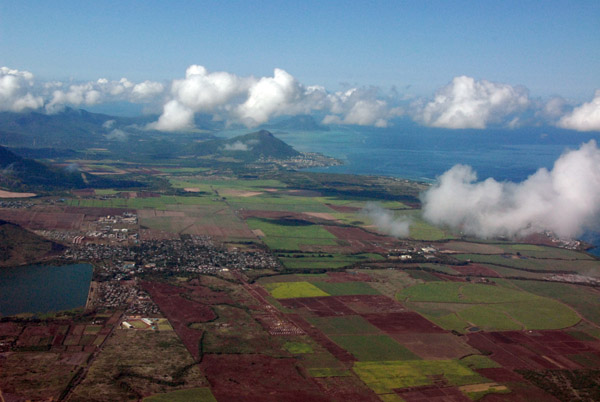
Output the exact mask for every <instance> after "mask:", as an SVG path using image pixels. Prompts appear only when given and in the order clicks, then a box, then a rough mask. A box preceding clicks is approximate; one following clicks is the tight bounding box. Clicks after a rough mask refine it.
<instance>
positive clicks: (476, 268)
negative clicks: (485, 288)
mask: <svg viewBox="0 0 600 402" xmlns="http://www.w3.org/2000/svg"><path fill="white" fill-rule="evenodd" d="M452 269H453V270H455V271H458V272H460V273H461V274H463V275H473V276H488V277H491V278H499V277H500V275H498V273H497V272H496V271H494V270H492V269H490V268H488V267H484V266H483V265H479V264H469V265H455V266H452Z"/></svg>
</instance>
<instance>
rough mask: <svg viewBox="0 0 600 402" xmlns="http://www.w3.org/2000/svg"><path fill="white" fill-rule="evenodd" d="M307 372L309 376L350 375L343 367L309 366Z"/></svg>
mask: <svg viewBox="0 0 600 402" xmlns="http://www.w3.org/2000/svg"><path fill="white" fill-rule="evenodd" d="M308 374H310V376H311V377H317V378H318V377H347V376H349V375H350V371H348V370H347V369H345V368H328V367H324V368H318V367H316V368H309V369H308Z"/></svg>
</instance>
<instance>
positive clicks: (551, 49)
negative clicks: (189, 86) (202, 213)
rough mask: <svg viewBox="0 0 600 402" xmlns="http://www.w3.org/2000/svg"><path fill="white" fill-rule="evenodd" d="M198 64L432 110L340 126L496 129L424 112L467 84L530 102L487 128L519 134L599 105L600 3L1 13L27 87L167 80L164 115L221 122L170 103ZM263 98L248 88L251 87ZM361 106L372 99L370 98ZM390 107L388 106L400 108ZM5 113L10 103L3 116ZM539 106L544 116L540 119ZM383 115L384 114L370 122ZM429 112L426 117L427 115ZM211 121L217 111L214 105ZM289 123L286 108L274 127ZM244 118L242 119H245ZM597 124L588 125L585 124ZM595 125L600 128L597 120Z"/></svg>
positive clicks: (13, 65) (13, 7) (170, 6)
mask: <svg viewBox="0 0 600 402" xmlns="http://www.w3.org/2000/svg"><path fill="white" fill-rule="evenodd" d="M192 65H201V66H204V67H205V68H206V69H207V71H209V72H215V71H224V72H227V73H229V74H232V75H234V76H235V77H256V78H257V79H258V78H260V77H271V76H273V75H274V72H273V71H274V69H275V68H280V69H283V70H284V71H285V72H286V73H288V74H290V75H291V76H292V77H293V79H294V80H295V81H297V82H298V83H300V84H301V85H302V86H303V87H302V88H301V89H300V91H305V89H306V87H309V86H313V85H319V86H322V87H324V88H325V89H326V90H327V91H330V92H335V91H342V90H344V91H345V90H348V89H351V88H359V89H361V91H363V92H362V94H363V95H364V94H366V93H368V92H369V91H368V90H367V89H368V88H371V87H376V88H378V89H379V92H385V93H386V96H389V94H390V93H391V92H390V90H391V89H394V90H395V91H396V92H395V93H394V94H395V95H397V96H398V97H399V98H400V99H423V101H422V102H421V105H420V106H419V105H418V104H417V103H415V102H413V104H412V105H411V106H410V108H412V109H413V110H412V111H410V110H408V108H407V107H406V105H405V106H404V110H403V111H398V110H396V111H393V112H390V113H391V114H388V115H386V116H383V117H381V113H379V114H380V116H379V118H377V117H375V118H371V119H369V118H366V119H365V118H363V116H364V114H365V113H366V112H365V109H364V108H363V110H362V111H360V113H358V112H357V113H354V116H350V117H348V113H350V110H351V109H352V106H346V109H347V110H346V114H345V115H339V114H338V116H337V117H335V116H334V117H332V118H331V119H329V121H330V122H338V123H339V122H345V123H352V122H357V121H361V122H363V123H365V122H366V123H365V124H375V123H376V122H379V124H380V125H383V124H387V123H386V122H387V121H388V120H389V117H390V116H396V115H400V114H403V113H404V114H406V113H408V114H411V113H412V115H414V116H416V117H414V119H415V120H418V121H421V122H423V124H427V125H433V126H436V125H437V126H440V127H444V126H447V127H449V128H460V127H462V128H465V127H466V128H468V127H482V124H481V122H475V123H474V124H472V123H471V122H468V124H465V123H464V121H462V120H461V118H460V116H459V117H456V113H454V115H452V114H451V115H446V116H444V115H443V112H445V111H446V112H449V113H453V112H452V111H451V108H450V106H455V105H454V104H452V105H450V104H445V106H444V108H442V109H440V107H435V105H433V106H432V107H431V108H429V112H430V114H429V115H428V114H427V111H426V110H424V105H425V104H426V102H427V100H429V101H431V100H432V99H433V98H434V97H435V96H436V94H439V93H440V91H441V92H444V91H446V94H447V95H448V94H450V95H448V96H453V97H454V98H453V99H455V100H456V98H457V97H461V96H463V95H462V94H464V91H463V89H464V88H465V85H466V86H467V87H469V86H470V87H471V89H470V91H471V92H470V95H468V96H471V98H473V99H475V98H477V99H480V98H481V97H482V96H484V97H485V96H487V97H489V98H491V97H492V95H493V94H497V93H498V91H504V92H506V91H507V90H508V91H510V90H515V91H516V92H515V93H511V94H509V95H507V99H508V100H507V102H508V103H510V105H508V103H507V102H505V104H504V106H506V107H503V108H501V109H502V113H500V115H502V116H501V117H502V119H497V118H496V116H497V115H498V113H497V111H494V110H492V111H490V110H486V111H485V112H486V113H487V112H490V113H492V114H490V115H489V116H488V117H485V119H484V120H485V121H484V122H483V126H487V125H488V123H490V122H492V123H494V122H496V123H497V122H498V121H500V120H502V121H504V120H506V119H507V118H509V117H510V118H511V119H512V120H510V121H508V120H507V121H505V123H506V124H508V123H510V124H517V123H519V122H520V121H523V119H522V118H520V120H519V121H517V120H514V116H513V115H514V114H515V112H516V111H521V112H523V111H524V110H525V109H527V110H528V112H529V114H530V115H531V114H536V115H540V113H541V112H540V110H541V108H544V107H545V106H540V105H533V104H534V103H535V102H538V100H539V99H543V101H544V102H547V101H548V100H549V99H551V98H552V97H553V96H560V97H561V99H562V100H561V101H560V102H558V101H556V102H555V104H552V105H550V106H551V108H552V111H548V110H547V111H544V112H543V113H550V114H553V115H554V119H555V122H556V121H558V119H559V118H561V116H562V115H560V114H561V113H562V114H563V115H564V114H565V113H568V112H569V111H570V110H569V108H570V109H571V110H572V109H573V108H575V107H578V106H582V105H583V104H585V103H586V102H588V103H589V102H590V100H592V99H595V91H596V90H598V89H600V73H599V72H600V2H598V1H597V0H595V1H544V2H537V1H416V0H415V1H362V2H350V1H302V2H296V1H261V2H251V1H210V2H209V1H168V2H165V1H148V0H146V1H81V0H78V1H60V0H57V1H51V2H49V1H27V0H21V1H3V2H0V66H5V67H7V68H9V69H12V70H11V71H13V73H10V74H13V75H14V74H17V75H18V74H20V72H22V71H28V72H31V73H32V74H33V75H34V78H35V85H39V84H40V82H48V81H62V82H64V83H66V84H72V83H74V82H85V81H95V80H97V79H99V78H106V79H108V80H109V81H114V80H119V79H120V78H122V77H126V78H127V79H128V80H130V81H131V82H133V83H140V82H142V81H145V80H150V81H155V82H162V83H163V84H164V88H163V91H162V92H159V91H158V90H157V91H155V92H154V93H155V94H159V93H160V96H163V98H162V99H161V101H160V102H158V101H157V106H156V108H157V110H158V109H160V108H161V107H163V108H164V107H165V106H166V105H167V103H168V102H169V101H170V100H178V102H179V105H174V106H173V105H172V106H173V107H172V108H171V111H172V112H173V113H177V116H180V117H181V116H184V117H185V119H187V120H189V114H190V113H197V112H201V111H202V112H205V111H207V108H206V107H205V105H204V106H201V107H200V106H198V105H197V104H194V105H190V102H189V100H188V101H187V104H186V102H183V101H182V100H181V99H176V98H177V96H176V95H172V96H171V98H172V99H171V98H169V99H167V98H168V97H166V95H165V94H168V93H169V92H171V93H173V91H172V90H171V89H170V88H171V84H170V83H172V82H173V80H177V79H183V78H184V77H185V72H186V69H187V68H188V67H190V66H192ZM6 74H9V73H6ZM461 76H465V77H469V78H472V79H473V80H474V81H473V82H474V85H475V87H473V85H471V84H472V83H469V82H468V81H465V80H462V81H460V80H459V81H456V77H461ZM19 79H21V80H23V77H22V76H20V78H19ZM286 79H287V78H286ZM27 80H29V78H27ZM27 80H25V81H27ZM284 81H285V79H284ZM32 82H33V81H31V80H29V81H27V85H33V83H32ZM490 82H491V83H501V84H503V85H508V86H510V88H507V87H501V86H496V87H489V85H487V84H486V83H490ZM66 84H65V85H66ZM94 85H95V84H94ZM244 85H246V84H244ZM294 85H295V84H294ZM461 85H462V86H461ZM486 85H487V86H486ZM291 86H293V85H291ZM291 86H290V88H291ZM25 87H26V84H25V83H23V84H22V85H21V86H20V87H19V88H20V89H19V90H20V91H21V100H22V102H21V103H20V105H23V104H26V105H29V106H28V107H32V108H33V107H34V106H39V105H45V106H46V108H47V106H48V104H50V103H51V104H52V105H55V104H59V103H60V104H62V103H66V104H74V105H78V104H85V105H91V104H94V103H96V102H99V101H100V100H102V101H104V100H105V99H104V98H102V99H100V97H99V96H96V95H97V94H92V96H90V97H87V98H85V97H84V98H81V99H80V100H77V99H76V96H74V95H73V96H66V95H67V92H68V91H66V90H65V91H63V92H65V94H64V95H65V96H62V97H61V96H59V97H56V96H54V98H56V99H54V101H52V98H53V95H52V92H51V91H49V90H48V91H47V92H48V93H47V94H46V95H44V94H40V95H39V96H41V97H42V98H43V99H42V98H40V99H41V100H39V101H37V98H35V97H36V96H38V94H35V93H32V94H31V95H32V96H33V98H30V99H25V98H24V96H25V95H24V94H25V93H24V92H23V91H24V88H25ZM252 87H253V86H252V85H250V84H248V85H247V87H246V89H247V90H248V91H250V89H251V88H252ZM461 88H463V89H461ZM473 88H474V89H473ZM486 88H487V89H486ZM523 88H524V89H525V90H526V92H527V93H526V94H525V95H523V93H522V91H521V89H523ZM461 91H462V92H461ZM13 92H14V91H13ZM80 92H81V91H80ZM292 92H293V91H291V92H289V93H287V95H285V94H284V95H285V96H288V95H289V94H290V93H292ZM371 92H372V91H371ZM248 94H249V92H248ZM452 94H453V95H452ZM0 95H1V94H0ZM363 95H361V96H362V97H361V99H364V96H366V95H364V96H363ZM7 96H8V95H7ZM10 96H13V95H10ZM227 96H231V97H232V98H227V100H228V101H230V100H231V99H233V97H235V96H240V92H239V91H237V92H236V91H234V92H232V93H227ZM248 96H249V95H248ZM282 96H283V95H282ZM353 96H354V97H355V98H358V95H357V94H356V93H355V94H354V95H353ZM369 96H371V95H369ZM378 96H380V95H378ZM523 96H526V97H527V99H526V101H525V102H524V101H523ZM338 98H340V97H338ZM509 98H510V99H509ZM7 99H8V98H7ZM11 99H12V98H11ZM32 99H33V100H32ZM82 99H83V100H82ZM248 99H249V98H248ZM340 99H341V98H340ZM440 99H441V98H440ZM338 100H339V99H338ZM280 101H281V99H280ZM7 102H8V101H5V106H4V107H3V108H4V109H9V110H16V109H18V108H22V107H21V106H19V107H16V106H10V107H8V106H6V105H7V104H8V103H7ZM61 102H62V103H61ZM78 102H79V103H78ZM328 102H330V103H331V102H332V101H328ZM344 102H345V100H344ZM356 102H358V101H354V103H353V104H352V105H356ZM385 102H386V106H388V105H389V101H387V100H385ZM440 102H443V99H441V100H440V101H439V102H438V103H440ZM561 102H562V103H561ZM1 103H2V98H1V96H0V108H2V105H1ZM525 103H526V104H527V105H525ZM559 103H560V105H559ZM182 105H183V106H185V107H186V108H187V110H184V109H183V108H182V107H181V106H182ZM415 105H416V106H415ZM519 105H520V106H519ZM532 105H533V106H535V108H537V110H534V111H531V108H532V107H533V106H532ZM564 105H567V106H566V107H565V106H564ZM237 106H239V105H236V107H237ZM313 106H314V104H313V105H312V106H311V107H307V106H306V105H304V107H303V108H302V107H296V108H295V109H294V110H293V113H292V112H290V110H291V109H292V108H287V109H286V112H285V113H288V112H290V113H292V114H297V113H299V112H300V111H306V110H314V108H313ZM380 106H381V105H379V104H377V103H376V102H371V104H370V105H369V108H370V109H369V110H371V111H373V110H374V109H377V108H379V109H380V108H381V107H380ZM438 106H439V105H438ZM446 106H448V107H446ZM472 106H473V103H468V104H467V105H464V104H463V105H462V106H460V109H461V113H469V110H470V109H471V108H472ZM319 107H322V106H319ZM419 107H421V109H423V110H417V111H415V110H414V109H415V108H419ZM591 108H592V109H590V110H587V114H586V116H587V117H589V116H590V113H591V114H592V117H593V118H596V117H595V113H596V109H595V106H594V105H592V106H591ZM209 109H210V110H209V111H210V112H213V111H214V105H210V108H209ZM230 109H231V107H230ZM338 109H339V108H338ZM546 109H548V108H546ZM319 110H321V109H319ZM584 112H585V111H584ZM285 113H283V112H282V110H278V111H275V112H270V114H268V116H267V117H269V118H270V117H271V116H273V115H277V114H285ZM478 113H479V112H478ZM598 113H600V112H598ZM242 114H243V113H242V111H240V110H238V113H237V115H236V116H237V117H238V118H240V115H242ZM334 114H335V113H334ZM484 114H485V113H484ZM244 116H245V117H244ZM244 116H243V117H244V118H246V117H248V115H247V114H246V115H244ZM486 116H487V115H486ZM256 117H257V116H256V114H252V115H251V118H252V119H255V118H256ZM584 117H585V116H584ZM382 119H383V120H382ZM457 119H458V121H457ZM598 119H600V118H598ZM463 120H464V119H463ZM584 120H585V119H582V118H579V119H578V123H581V122H583V121H584ZM588 120H589V119H588ZM247 121H251V120H247ZM593 123H594V124H592V127H596V125H595V120H594V122H593ZM250 124H251V123H250ZM358 124H362V123H358ZM598 125H600V122H599V123H598ZM179 126H182V124H179ZM588 126H589V124H588Z"/></svg>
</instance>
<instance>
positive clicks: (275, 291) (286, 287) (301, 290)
mask: <svg viewBox="0 0 600 402" xmlns="http://www.w3.org/2000/svg"><path fill="white" fill-rule="evenodd" d="M263 286H264V287H265V289H267V290H268V291H269V293H271V296H273V297H274V298H276V299H291V298H295V297H317V296H329V294H328V293H325V292H324V291H322V290H321V289H319V288H318V287H316V286H315V285H313V284H312V283H310V282H276V283H265V284H264V285H263Z"/></svg>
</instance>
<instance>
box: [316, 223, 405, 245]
mask: <svg viewBox="0 0 600 402" xmlns="http://www.w3.org/2000/svg"><path fill="white" fill-rule="evenodd" d="M324 228H325V229H327V231H328V232H329V233H331V234H332V235H334V236H335V237H337V238H338V239H342V240H360V241H367V242H368V241H373V242H379V243H381V242H390V243H395V242H397V241H396V240H395V239H394V238H393V237H389V236H380V235H376V234H374V233H370V232H367V231H366V230H364V229H361V228H356V227H342V226H324Z"/></svg>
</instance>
